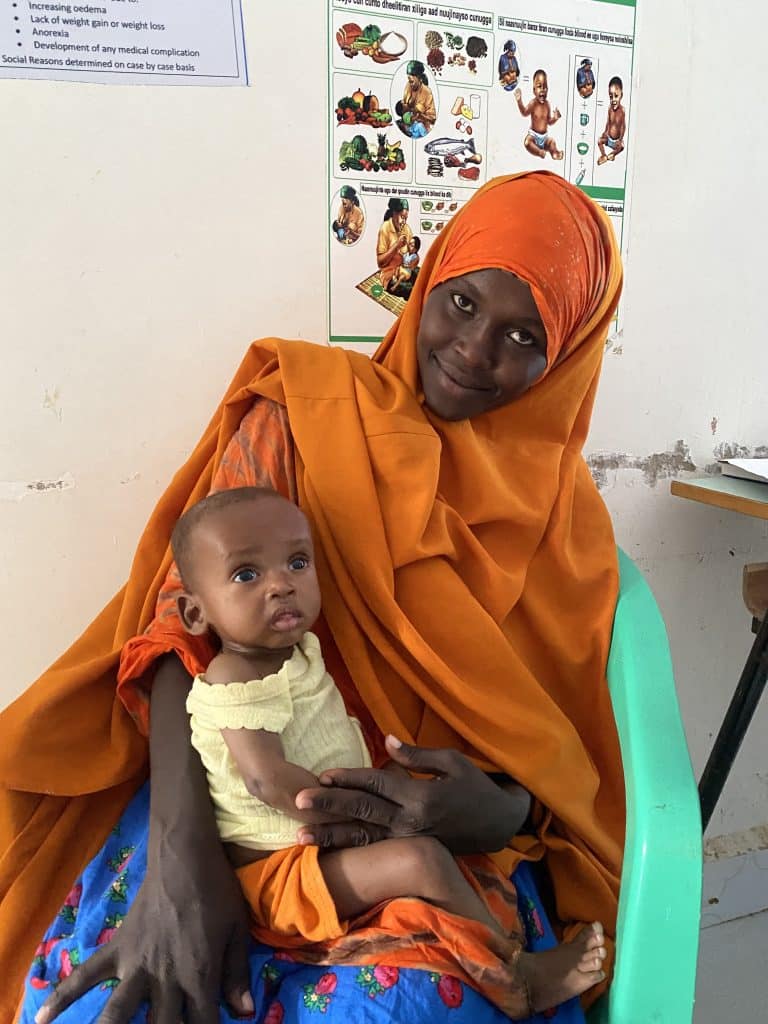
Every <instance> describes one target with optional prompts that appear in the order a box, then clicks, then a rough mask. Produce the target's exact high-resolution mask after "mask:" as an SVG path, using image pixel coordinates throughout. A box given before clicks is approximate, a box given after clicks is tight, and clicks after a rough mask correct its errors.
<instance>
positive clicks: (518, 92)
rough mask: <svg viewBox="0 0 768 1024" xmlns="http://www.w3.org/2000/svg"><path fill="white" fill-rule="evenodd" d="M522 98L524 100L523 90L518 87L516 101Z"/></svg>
mask: <svg viewBox="0 0 768 1024" xmlns="http://www.w3.org/2000/svg"><path fill="white" fill-rule="evenodd" d="M522 98H523V90H522V89H520V88H519V87H518V88H517V89H515V99H516V100H521V99H522Z"/></svg>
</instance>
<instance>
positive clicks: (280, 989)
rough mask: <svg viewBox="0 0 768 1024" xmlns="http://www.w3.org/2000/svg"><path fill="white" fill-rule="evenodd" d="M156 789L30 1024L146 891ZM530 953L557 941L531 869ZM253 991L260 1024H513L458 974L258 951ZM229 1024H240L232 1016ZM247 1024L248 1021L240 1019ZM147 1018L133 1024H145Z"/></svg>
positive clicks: (139, 809)
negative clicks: (309, 960) (318, 962)
mask: <svg viewBox="0 0 768 1024" xmlns="http://www.w3.org/2000/svg"><path fill="white" fill-rule="evenodd" d="M148 834H149V785H148V784H146V785H145V786H143V787H142V788H141V789H140V790H139V792H138V793H137V794H136V796H135V797H134V798H133V800H132V801H131V803H130V804H129V805H128V807H127V809H126V811H125V813H124V814H123V816H122V818H121V819H120V821H119V822H118V824H117V825H116V826H115V828H114V830H113V832H112V834H111V835H110V837H109V838H108V840H107V842H106V843H105V844H104V846H103V847H102V849H101V850H100V852H99V853H98V854H97V855H96V857H94V859H93V860H92V861H91V863H90V864H89V865H88V867H87V868H86V869H85V871H84V872H83V874H82V876H81V878H80V879H79V880H78V882H77V884H76V885H75V886H74V887H73V889H72V891H71V892H70V894H69V896H68V897H67V899H66V901H65V903H64V906H63V907H62V908H61V910H60V911H59V913H58V915H57V916H56V919H55V920H54V921H53V923H52V924H51V926H50V928H49V929H48V931H47V932H46V934H45V937H44V939H43V941H42V942H41V943H40V945H39V947H38V949H37V953H36V955H35V958H34V960H33V961H32V966H31V968H30V971H29V974H28V975H27V979H26V981H25V993H24V1006H23V1009H22V1013H21V1017H20V1024H33V1020H34V1016H35V1014H36V1012H37V1011H38V1009H39V1008H40V1006H42V1004H43V1002H44V1001H45V1000H46V998H47V997H48V996H49V995H50V993H51V990H52V989H53V988H54V987H55V986H56V985H57V984H58V982H59V981H60V980H61V979H62V978H65V977H66V976H67V975H68V974H70V973H71V972H72V970H73V968H74V967H75V966H76V965H77V964H79V963H82V962H83V961H84V960H85V959H86V958H87V957H89V956H90V955H91V953H93V952H94V951H95V950H96V949H97V948H98V947H99V946H101V945H103V944H104V943H105V942H108V941H109V940H110V938H111V937H112V935H114V933H115V930H116V929H117V928H119V927H120V924H121V922H122V920H123V918H124V917H125V915H126V913H127V911H128V908H129V907H130V905H131V901H132V900H133V898H134V896H135V895H136V892H137V890H138V888H139V886H140V885H141V881H142V879H143V877H144V872H145V870H146V863H147V839H148ZM514 882H515V885H516V886H517V892H518V899H519V902H520V912H521V917H522V920H523V922H524V924H525V929H526V937H527V948H528V949H529V950H531V951H534V952H535V951H537V950H544V949H551V948H552V946H554V945H555V937H554V935H553V933H552V929H551V928H550V926H549V923H548V921H547V917H546V914H545V912H544V908H543V907H542V905H541V901H540V899H539V896H538V892H537V890H536V884H535V881H534V877H533V872H532V871H531V869H530V868H529V866H528V865H527V864H522V865H521V866H520V867H519V868H518V869H517V871H516V872H515V876H514ZM116 984H117V982H114V981H110V982H105V983H103V984H101V985H97V986H96V988H94V989H92V990H91V991H90V992H88V993H86V994H85V995H84V996H82V998H81V999H79V1000H78V1001H77V1002H76V1003H74V1004H73V1005H72V1006H70V1007H69V1008H68V1009H67V1010H65V1011H64V1013H62V1014H61V1015H60V1017H59V1018H58V1022H59V1024H96V1021H97V1019H98V1017H99V1014H100V1013H101V1011H102V1010H103V1009H104V1005H105V1003H106V1001H107V1000H108V999H109V996H110V994H111V992H112V989H113V987H114V985H116ZM251 990H252V994H253V998H254V1002H255V1005H256V1013H255V1014H254V1016H253V1017H252V1018H249V1019H250V1020H252V1021H254V1022H257V1024H310V1022H311V1021H313V1020H314V1021H321V1020H322V1021H323V1022H326V1021H343V1022H344V1024H349V1022H350V1021H354V1022H355V1024H365V1022H371V1024H374V1022H375V1024H419V1022H423V1024H433V1022H440V1021H447V1022H450V1024H502V1022H503V1021H505V1020H507V1018H506V1017H505V1016H504V1014H502V1013H501V1011H499V1010H497V1009H496V1008H495V1007H494V1006H492V1005H491V1004H490V1003H489V1002H487V1000H485V999H484V998H483V997H482V996H481V995H479V994H478V993H477V992H475V991H474V989H471V988H469V987H468V986H466V985H464V984H463V983H461V982H459V981H458V980H457V979H456V978H454V977H452V976H451V975H448V974H436V973H430V972H428V971H421V970H415V969H412V968H408V969H405V968H402V969H399V968H397V967H391V966H389V965H387V964H383V963H382V964H377V965H375V966H365V967H333V968H332V969H331V968H328V967H318V966H313V965H309V964H300V963H295V962H294V961H292V960H290V959H286V958H285V957H284V956H283V955H281V954H280V953H279V952H277V953H276V952H275V951H274V950H272V949H270V948H268V947H267V946H263V945H259V944H257V943H253V944H252V947H251ZM220 1020H221V1022H222V1024H235V1021H236V1018H234V1017H232V1016H230V1014H229V1013H227V1011H226V1009H225V1008H224V1007H222V1008H221V1011H220ZM240 1020H242V1018H240ZM531 1020H532V1021H536V1022H540V1024H544V1022H545V1021H550V1022H554V1024H584V1014H583V1012H582V1010H581V1007H580V1006H579V1003H578V1000H571V1001H570V1002H568V1003H565V1004H563V1005H562V1006H561V1007H559V1009H558V1010H556V1011H548V1012H547V1013H546V1014H538V1015H537V1016H536V1017H532V1018H531ZM146 1021H147V1008H146V1007H144V1008H143V1009H141V1010H139V1011H138V1013H136V1014H135V1015H134V1017H133V1019H132V1022H131V1024H145V1022H146Z"/></svg>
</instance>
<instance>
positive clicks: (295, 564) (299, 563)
mask: <svg viewBox="0 0 768 1024" xmlns="http://www.w3.org/2000/svg"><path fill="white" fill-rule="evenodd" d="M288 565H289V566H290V568H291V569H293V571H294V572H301V570H302V569H306V568H307V566H308V565H309V559H308V558H301V557H298V558H292V559H291V560H290V562H289V563H288Z"/></svg>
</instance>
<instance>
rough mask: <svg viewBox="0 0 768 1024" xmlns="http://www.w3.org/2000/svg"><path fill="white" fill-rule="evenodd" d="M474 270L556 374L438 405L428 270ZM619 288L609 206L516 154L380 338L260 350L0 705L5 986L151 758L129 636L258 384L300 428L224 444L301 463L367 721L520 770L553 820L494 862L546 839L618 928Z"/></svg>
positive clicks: (589, 902)
mask: <svg viewBox="0 0 768 1024" xmlns="http://www.w3.org/2000/svg"><path fill="white" fill-rule="evenodd" d="M485 267H500V268H501V269H506V270H510V271H511V272H513V273H515V274H517V275H518V276H519V277H521V278H522V279H523V280H525V281H527V282H529V283H530V285H531V288H532V292H533V295H534V298H535V300H536V303H537V306H538V308H539V312H540V314H541V316H542V320H543V322H544V325H545V327H546V330H547V342H548V351H547V362H548V370H547V373H546V375H545V376H544V377H543V378H542V380H541V381H539V382H538V383H537V384H536V385H535V386H534V387H533V388H532V389H531V390H530V391H529V392H528V393H527V394H526V395H524V396H523V397H522V398H521V399H519V400H518V401H516V402H514V403H512V404H511V405H509V406H506V407H504V408H502V409H498V410H495V411H494V412H491V413H488V414H485V415H484V416H481V417H479V418H477V419H476V420H473V421H471V422H458V423H446V422H444V421H441V420H439V419H438V418H437V417H435V416H434V415H433V414H432V413H431V412H430V411H429V410H428V409H427V408H426V407H424V405H423V396H422V395H421V393H420V387H419V379H418V369H417V363H416V353H415V343H416V336H417V333H418V327H419V321H420V317H421V313H422V309H423V305H424V301H425V298H426V296H427V295H428V293H429V291H430V289H431V288H432V287H434V286H435V285H436V284H437V283H439V282H440V281H443V280H448V279H450V278H451V277H453V276H455V275H456V274H460V273H467V272H469V271H471V270H473V269H482V268H485ZM620 285H621V268H620V262H619V258H618V252H617V248H616V243H615V240H614V238H613V234H612V231H611V228H610V224H609V222H608V219H607V217H606V216H605V215H604V214H603V213H602V211H600V210H599V209H598V208H597V207H596V206H595V205H594V204H593V203H592V202H591V201H590V200H589V199H587V198H586V197H585V196H584V195H583V194H582V193H580V192H579V191H578V190H576V189H574V188H573V187H572V186H570V185H568V184H567V183H566V182H564V181H563V180H562V179H560V178H558V177H556V176H554V175H548V174H546V173H542V172H537V173H531V174H523V175H518V176H514V177H512V178H502V179H496V180H495V181H493V182H490V183H489V184H488V185H487V186H485V187H484V188H483V189H481V190H479V192H478V193H477V194H476V195H475V197H474V198H473V199H472V200H471V202H469V203H468V204H466V206H465V207H464V208H463V209H462V210H461V211H460V213H459V214H458V215H457V217H456V218H454V220H453V221H452V222H451V223H450V224H449V225H448V226H447V227H446V228H445V229H444V231H443V232H442V234H441V236H440V238H439V239H438V240H437V241H436V242H435V244H434V245H433V246H432V247H431V249H430V251H429V253H428V254H427V257H426V259H425V261H424V264H423V267H422V270H421V273H420V275H419V277H418V279H417V282H416V285H415V287H414V290H413V293H412V296H411V298H410V299H409V302H408V303H407V305H406V309H405V312H404V314H403V316H402V317H401V318H400V319H399V320H398V321H397V322H396V323H395V324H394V325H393V327H392V329H391V330H390V332H389V333H388V335H387V337H386V338H385V340H384V342H383V344H382V346H381V348H380V349H379V351H378V352H377V354H376V356H375V358H374V360H372V361H371V360H368V359H367V358H366V357H364V356H362V355H358V354H355V353H351V352H346V351H343V350H340V349H333V348H323V347H320V346H313V345H308V344H305V343H301V342H282V341H278V340H276V339H268V340H266V341H264V342H260V343H257V344H254V345H253V346H251V348H250V349H249V351H248V353H247V354H246V357H245V359H244V361H243V363H242V364H241V366H240V368H239V370H238V372H237V374H236V375H235V378H234V380H233V381H232V384H231V385H230V388H229V390H228V392H227V394H226V396H225V398H224V400H223V401H222V403H221V405H220V406H219V408H218V410H217V411H216V413H215V415H214V417H213V419H212V420H211V423H210V424H209V426H208V428H207V429H206V431H205V433H204V435H203V437H202V439H201V441H200V443H199V444H198V446H197V448H196V449H195V451H194V452H193V453H192V455H191V457H190V459H189V460H188V461H187V463H186V464H185V465H184V466H183V467H182V468H181V470H180V471H179V472H178V473H177V474H176V476H175V477H174V479H173V481H172V483H171V485H170V487H169V488H168V490H167V491H166V493H165V494H164V496H163V497H162V498H161V500H160V502H159V503H158V506H157V508H156V510H155V512H154V513H153V515H152V517H151V519H150V522H149V524H148V526H147V528H146V531H145V533H144V535H143V537H142V539H141V542H140V544H139V548H138V550H137V554H136V557H135V559H134V563H133V566H132V569H131V574H130V577H129V580H128V583H127V585H126V587H125V588H124V590H123V591H121V593H120V594H118V595H117V597H116V598H115V599H114V601H113V602H112V603H111V604H110V605H109V606H108V607H107V608H106V609H105V610H104V612H102V614H101V615H100V616H99V618H98V619H97V620H96V621H95V622H94V623H93V625H92V626H91V627H89V629H88V630H87V631H86V632H85V633H84V635H83V636H82V637H81V638H80V640H79V641H78V642H77V643H76V644H75V645H74V646H73V647H72V648H71V649H70V650H69V651H68V652H67V654H65V655H64V656H63V658H62V659H60V661H59V662H57V663H56V664H55V665H54V666H53V667H52V668H51V669H49V670H48V672H47V673H45V674H44V675H43V677H42V678H41V680H39V681H38V683H37V684H35V685H34V686H33V687H31V688H30V690H28V691H27V692H26V693H25V694H24V695H22V697H20V698H19V700H18V701H16V702H15V703H14V704H13V705H12V706H11V707H10V708H9V709H7V710H6V711H5V712H3V714H2V717H1V718H0V734H1V735H2V743H0V782H1V783H2V787H3V788H2V791H0V851H2V860H0V898H2V903H0V962H2V963H3V965H4V970H5V972H6V979H7V980H9V985H8V986H6V985H4V986H3V988H4V990H5V991H6V992H7V991H10V990H11V987H12V986H14V985H16V984H17V982H18V983H20V982H21V977H22V975H23V972H24V970H25V969H26V967H27V965H28V962H29V959H30V958H31V955H32V952H33V949H34V945H35V943H36V941H37V937H38V935H39V932H40V931H41V930H42V927H44V924H45V923H46V922H47V920H48V919H50V918H52V917H53V915H54V914H55V912H56V910H57V908H58V905H59V904H60V902H61V900H62V899H63V897H64V896H65V895H66V892H67V889H68V886H69V885H70V884H71V882H72V880H73V877H74V874H76V871H75V870H74V869H75V865H76V864H77V865H79V867H82V866H83V864H84V863H85V862H86V860H87V858H88V857H89V856H90V855H91V854H92V853H93V852H94V850H95V849H96V848H97V847H98V845H99V843H100V842H101V841H103V839H104V837H105V835H106V833H107V832H108V830H109V828H110V827H111V826H112V824H113V823H114V820H115V818H116V817H117V816H118V814H119V812H120V811H121V810H122V807H123V805H124V804H125V802H126V800H127V797H128V794H129V793H130V792H131V791H132V789H133V788H135V787H136V785H137V784H138V781H139V779H141V778H142V777H143V774H144V772H145V770H146V743H145V740H144V739H143V737H142V736H141V734H140V731H139V730H137V729H136V727H135V724H134V722H133V721H132V719H131V716H130V715H129V714H128V712H127V711H126V709H125V707H124V705H123V703H122V702H121V701H120V699H119V698H118V697H117V695H116V687H115V681H116V670H117V660H118V656H119V651H120V648H121V647H122V645H123V644H124V643H125V642H126V641H128V640H129V638H130V637H132V636H134V635H137V634H139V633H142V632H143V631H144V630H146V629H147V628H148V627H150V623H151V622H152V619H153V615H154V612H155V605H156V601H157V597H158V595H159V593H160V591H161V588H162V587H163V584H164V581H165V580H166V576H167V574H168V571H169V568H170V565H171V557H170V552H169V548H168V541H169V537H170V532H171V529H172V527H173V524H174V522H175V521H176V519H177V517H178V516H179V514H180V513H181V512H182V511H183V509H184V507H186V506H187V505H188V504H190V503H192V502H194V501H196V500H198V499H199V498H201V497H202V496H203V495H204V494H206V493H208V491H209V490H210V489H211V486H212V484H213V481H214V477H215V474H216V473H217V472H218V471H222V464H223V463H224V462H225V455H226V453H227V450H228V448H229V449H230V451H231V450H232V449H231V448H230V444H231V442H232V441H233V438H235V439H236V438H237V434H238V431H239V429H240V427H241V425H242V424H243V422H244V420H245V418H246V415H247V413H248V412H249V410H251V409H252V408H253V405H254V400H255V399H256V398H257V397H261V398H264V399H269V400H270V401H269V402H266V403H264V406H265V408H266V409H268V410H271V412H270V413H269V414H270V415H273V414H274V415H275V417H276V418H277V419H278V420H280V422H281V423H282V426H281V427H280V429H282V430H283V431H285V430H287V431H288V432H289V434H290V438H286V444H285V445H284V446H283V448H282V449H281V451H282V454H281V455H279V456H276V455H275V454H274V451H272V454H270V451H268V450H267V447H268V446H266V445H262V446H261V447H260V448H259V447H258V446H257V447H256V448H255V449H254V448H250V449H249V446H248V445H247V444H246V443H245V442H243V443H242V444H240V445H239V446H238V445H237V444H236V445H235V447H236V448H238V449H239V450H242V451H243V452H247V453H248V457H249V458H253V457H254V454H255V456H256V458H257V459H262V458H263V459H264V460H265V461H266V463H269V460H270V459H272V460H273V461H274V460H275V459H276V460H277V462H280V460H281V459H285V458H286V457H288V456H286V452H288V451H290V457H291V458H293V459H294V460H295V462H294V464H293V465H292V466H291V467H290V468H289V470H286V468H285V465H284V464H281V465H279V466H278V465H272V466H271V467H270V466H267V471H266V472H265V476H266V478H267V479H281V478H282V479H285V478H286V476H287V477H288V479H287V481H286V486H288V485H292V486H293V488H294V489H295V495H296V496H297V497H298V500H299V502H300V504H301V506H302V508H303V509H304V511H305V512H306V514H307V515H308V517H309V519H310V521H311V523H312V526H313V530H314V532H315V536H316V539H317V554H318V566H319V573H320V579H321V587H322V591H323V601H324V614H325V618H326V621H327V625H328V628H329V631H330V633H331V634H332V636H333V640H334V642H335V646H336V648H337V649H338V653H339V656H340V662H341V664H342V665H343V666H345V667H346V670H347V675H348V677H349V678H351V679H353V680H354V684H355V688H356V694H355V696H356V697H357V699H358V700H360V701H362V703H364V704H365V706H366V707H367V709H368V710H369V712H370V715H371V716H372V718H373V720H374V721H375V724H376V727H377V729H378V730H381V731H384V732H387V731H389V732H393V733H396V734H397V735H399V736H400V737H402V738H403V739H404V740H408V741H413V742H416V743H420V744H424V745H428V746H454V747H457V748H458V749H460V750H463V751H464V752H466V753H467V754H469V755H470V756H472V757H474V758H475V759H476V760H477V762H478V763H479V764H480V765H482V766H483V767H485V768H488V769H495V770H501V771H505V772H507V773H508V774H509V775H511V776H512V777H514V778H516V779H518V780H519V781H520V782H521V783H522V784H523V785H525V786H526V787H527V788H529V789H530V790H531V792H532V793H533V794H534V796H535V798H536V800H537V801H538V803H539V805H540V806H541V808H543V809H546V811H547V812H548V813H546V814H545V813H544V812H543V811H542V816H543V818H548V819H549V818H550V815H551V819H550V820H549V823H548V824H547V825H545V826H543V827H542V829H541V832H540V835H539V836H538V838H537V840H535V841H533V842H532V841H531V840H530V838H527V839H521V840H519V841H517V842H516V843H513V844H512V846H511V847H510V850H509V851H508V854H507V857H506V860H505V859H504V858H502V863H503V867H504V870H508V869H509V868H511V867H512V866H513V865H514V864H515V863H516V862H517V861H518V860H519V859H520V857H521V855H525V856H527V857H535V858H539V857H541V856H542V855H545V856H546V860H547V866H548V868H549V872H550V874H551V876H552V881H553V889H554V897H555V912H556V915H557V917H558V919H559V921H560V922H561V924H562V926H563V928H564V929H565V930H566V931H568V932H570V930H572V929H575V928H576V927H577V924H578V922H583V921H590V920H592V919H594V918H600V919H601V920H602V921H603V922H604V923H605V925H606V929H607V931H608V933H609V934H611V933H612V932H613V930H614V927H615V917H616V902H617V892H618V879H619V872H620V865H621V851H622V846H623V829H624V793H623V781H622V774H621V765H620V757H619V750H618V742H617V738H616V733H615V727H614V723H613V717H612V713H611V707H610V700H609V695H608V690H607V686H606V683H605V665H606V660H607V654H608V647H609V643H610V633H611V624H612V617H613V611H614V606H615V599H616V593H617V588H618V571H617V564H616V553H615V546H614V540H613V535H612V530H611V525H610V522H609V519H608V515H607V512H606V510H605V508H604V505H603V503H602V500H601V499H600V497H599V495H598V493H597V490H596V488H595V486H594V484H593V482H592V480H591V478H590V475H589V472H588V470H587V467H586V464H585V462H584V460H583V458H582V455H581V449H582V446H583V443H584V440H585V437H586V432H587V428H588V423H589V417H590V414H591V409H592V404H593V401H594V396H595V389H596V385H597V380H598V376H599V370H600V365H601V358H602V351H603V344H604V340H605V337H606V333H607V329H608V326H609V323H610V321H611V318H612V316H613V313H614V310H615V306H616V303H617V301H618V295H619V291H620ZM278 447H279V446H278ZM252 468H253V469H254V472H260V471H261V469H260V468H259V467H252ZM261 468H263V467H261ZM234 479H238V478H237V477H236V476H235V477H234ZM249 482H254V481H253V480H249ZM231 485H232V484H229V486H231ZM160 626H162V629H163V630H167V633H166V635H165V638H164V640H162V637H161V630H160ZM156 629H157V631H156V632H155V633H154V639H153V631H154V630H156ZM177 632H178V631H177V630H176V629H175V626H174V623H173V621H172V618H169V619H166V620H165V621H163V622H162V624H156V627H155V626H153V627H151V628H150V631H149V633H148V634H147V636H148V638H149V639H148V641H147V648H146V650H147V652H148V653H147V657H145V658H137V659H136V662H135V663H134V665H133V666H132V668H130V669H129V668H128V667H126V671H125V673H124V676H123V679H124V682H125V692H126V693H128V692H129V691H131V687H130V686H129V685H128V684H129V682H130V678H131V677H132V674H133V673H135V672H137V671H139V670H144V669H145V668H146V667H147V664H148V663H149V661H150V660H151V658H152V657H153V656H154V655H155V653H156V652H157V650H159V649H160V648H159V647H153V644H154V643H155V642H158V643H159V642H160V641H161V640H162V642H167V643H168V644H169V645H170V646H171V647H173V649H175V650H178V649H179V648H178V647H177V642H178V638H177V636H176V633H177ZM188 653H189V654H193V653H194V652H190V651H189V650H188ZM327 660H328V659H327ZM332 661H333V659H330V662H329V667H330V668H331V671H332V672H333V673H334V675H336V674H337V671H338V668H337V666H336V665H335V664H332ZM338 681H339V680H337V682H338ZM131 692H134V693H135V692H136V690H135V687H134V689H133V690H132V691H131ZM62 806H66V807H67V808H70V807H71V808H72V810H71V814H72V818H71V819H67V820H71V821H76V822H77V827H76V828H74V827H73V828H72V829H71V830H69V832H68V834H67V835H66V836H65V833H67V829H68V826H65V825H64V824H63V823H62V825H61V828H60V829H53V830H52V829H51V828H50V821H51V820H52V819H53V818H54V817H55V816H56V814H57V813H59V814H60V813H61V812H60V811H59V810H58V809H59V808H60V807H62ZM107 807H108V808H109V810H106V808H107ZM63 819H64V816H63V815H62V822H63ZM22 835H23V836H24V840H23V843H22V844H21V845H19V840H20V837H21V836H22ZM33 852H34V857H35V861H34V863H35V870H33V871H30V870H27V865H28V863H29V856H30V854H31V853H33ZM25 858H26V859H25ZM33 912H34V913H35V917H34V922H35V931H34V933H33V932H32V931H31V930H30V928H29V922H30V914H31V913H33ZM38 918H39V919H40V920H39V922H38ZM38 923H39V924H40V927H38ZM2 999H6V1002H5V1003H3V1002H2V1001H0V1007H2V1008H3V1009H6V1007H7V1006H8V1005H9V1004H8V1002H7V997H6V996H5V995H3V996H2V997H0V1000H2ZM10 1005H12V1004H10Z"/></svg>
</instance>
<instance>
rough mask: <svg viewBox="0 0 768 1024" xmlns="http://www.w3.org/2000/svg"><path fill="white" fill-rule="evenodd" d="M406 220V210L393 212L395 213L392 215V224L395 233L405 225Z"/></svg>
mask: <svg viewBox="0 0 768 1024" xmlns="http://www.w3.org/2000/svg"><path fill="white" fill-rule="evenodd" d="M407 220H408V211H407V210H397V211H395V213H393V214H392V223H393V224H394V226H395V231H399V230H400V228H402V226H403V225H404V224H405V222H406V221H407Z"/></svg>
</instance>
